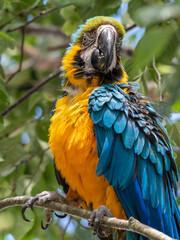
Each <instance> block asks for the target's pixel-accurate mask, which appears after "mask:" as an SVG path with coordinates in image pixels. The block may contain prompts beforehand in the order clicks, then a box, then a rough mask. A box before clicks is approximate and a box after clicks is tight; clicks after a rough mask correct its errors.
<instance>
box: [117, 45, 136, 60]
mask: <svg viewBox="0 0 180 240" xmlns="http://www.w3.org/2000/svg"><path fill="white" fill-rule="evenodd" d="M120 54H121V56H123V57H129V58H132V57H133V55H134V47H132V46H123V47H122V48H121V50H120Z"/></svg>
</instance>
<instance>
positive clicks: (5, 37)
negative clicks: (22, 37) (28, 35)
mask: <svg viewBox="0 0 180 240" xmlns="http://www.w3.org/2000/svg"><path fill="white" fill-rule="evenodd" d="M0 37H2V38H4V39H6V40H8V41H10V42H14V41H15V40H14V38H12V37H10V36H9V35H8V34H7V33H4V32H0Z"/></svg>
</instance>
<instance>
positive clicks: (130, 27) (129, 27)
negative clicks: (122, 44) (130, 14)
mask: <svg viewBox="0 0 180 240" xmlns="http://www.w3.org/2000/svg"><path fill="white" fill-rule="evenodd" d="M135 27H137V25H136V24H135V23H133V24H128V25H127V26H125V28H124V30H125V31H126V32H128V31H130V30H131V29H133V28H135Z"/></svg>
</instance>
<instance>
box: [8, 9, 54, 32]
mask: <svg viewBox="0 0 180 240" xmlns="http://www.w3.org/2000/svg"><path fill="white" fill-rule="evenodd" d="M57 9H58V7H53V8H50V9H48V10H46V11H41V12H40V13H39V14H38V15H37V16H36V17H34V18H33V19H32V20H30V21H28V22H26V23H25V24H23V25H21V26H19V27H15V28H12V29H8V30H7V32H14V31H17V30H20V29H22V28H24V27H26V26H28V25H29V24H31V23H32V22H34V21H36V20H38V19H39V18H41V17H42V16H45V15H47V14H49V13H52V12H54V11H55V10H57Z"/></svg>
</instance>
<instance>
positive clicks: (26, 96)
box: [2, 70, 60, 117]
mask: <svg viewBox="0 0 180 240" xmlns="http://www.w3.org/2000/svg"><path fill="white" fill-rule="evenodd" d="M59 74H60V70H56V71H55V72H53V73H51V74H50V75H49V76H48V77H46V78H45V79H44V80H42V81H41V82H39V83H37V84H36V85H35V86H34V87H32V88H31V89H30V90H29V91H28V92H26V93H25V94H24V95H23V96H22V97H21V98H19V100H17V102H15V103H13V104H12V105H11V106H10V107H9V108H7V109H6V110H5V111H4V112H3V113H2V117H6V116H7V115H8V114H9V113H10V112H12V111H13V110H14V109H15V108H16V107H17V106H19V105H20V104H21V103H22V102H24V100H26V99H27V98H28V97H30V96H31V95H32V94H33V93H35V92H36V91H37V90H39V89H40V88H41V87H43V86H44V85H45V84H46V83H48V82H49V81H50V80H52V79H53V78H55V77H57V76H59Z"/></svg>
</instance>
